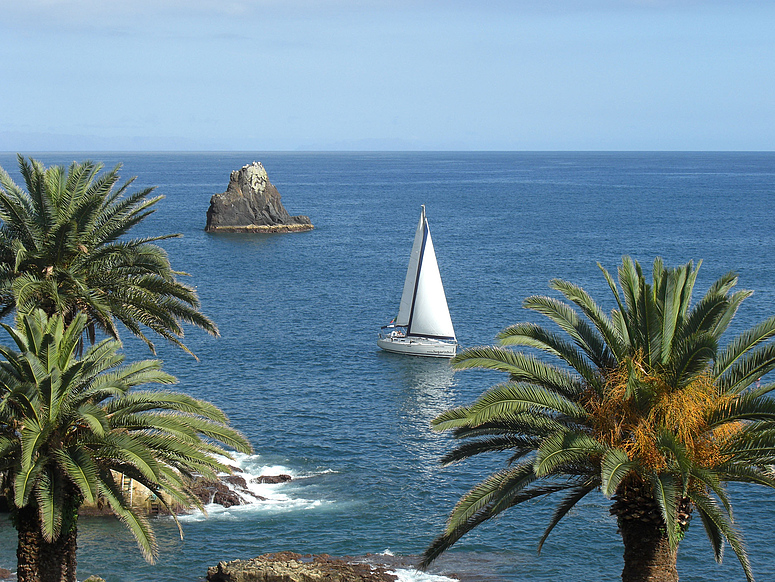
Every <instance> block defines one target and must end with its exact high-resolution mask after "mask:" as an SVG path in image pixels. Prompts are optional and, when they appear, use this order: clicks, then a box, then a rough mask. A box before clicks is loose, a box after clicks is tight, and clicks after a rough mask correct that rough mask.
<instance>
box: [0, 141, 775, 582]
mask: <svg viewBox="0 0 775 582" xmlns="http://www.w3.org/2000/svg"><path fill="white" fill-rule="evenodd" d="M25 153H26V152H25ZM32 155H33V157H35V158H36V159H39V160H41V161H42V162H43V163H44V164H46V165H52V164H68V163H69V162H71V161H73V160H78V161H82V160H85V159H92V160H94V161H101V162H104V163H105V165H106V167H112V166H114V165H115V164H117V163H123V169H122V176H123V177H125V178H128V177H130V176H137V180H136V182H135V186H136V187H138V188H139V187H145V186H156V187H157V190H156V192H157V193H158V194H163V195H164V196H165V197H166V198H165V199H164V200H163V201H161V202H160V203H159V205H158V210H157V212H156V213H155V214H154V215H152V216H151V217H150V218H148V219H147V220H146V221H145V222H144V223H143V224H142V225H140V226H139V227H138V228H137V229H136V230H135V232H134V234H135V235H136V236H150V235H155V234H162V233H170V232H179V233H182V234H183V237H182V238H179V239H174V240H169V241H165V242H164V243H162V244H163V246H164V248H165V249H166V250H167V252H168V253H169V255H170V257H171V261H172V264H173V266H174V267H175V268H176V269H179V270H181V271H185V272H186V273H188V274H189V275H190V276H187V277H184V280H185V281H186V282H187V283H188V284H190V285H193V286H196V288H197V290H198V293H199V297H200V299H201V301H202V309H203V311H204V312H205V313H206V314H207V315H209V316H210V317H211V318H212V319H213V320H215V322H216V323H217V324H218V326H219V328H220V333H221V335H220V337H218V338H213V337H210V336H207V335H206V334H204V333H203V332H200V331H198V330H196V329H190V330H188V331H187V335H186V338H185V342H186V344H187V345H188V346H189V347H190V348H191V349H192V350H193V351H194V352H195V353H196V354H197V356H198V357H199V361H197V360H195V359H194V358H192V357H190V356H188V355H187V354H185V353H184V352H182V351H181V350H179V349H176V348H174V347H171V346H168V345H165V344H163V343H162V340H159V341H158V342H157V343H158V344H159V346H158V347H159V349H158V353H159V357H160V358H161V359H163V361H164V368H165V369H166V370H167V371H169V372H171V373H172V374H174V375H176V376H177V378H178V379H179V384H178V386H177V389H178V390H180V391H184V392H187V393H189V394H192V395H194V396H196V397H199V398H205V399H208V400H210V401H212V402H214V403H215V404H217V405H218V406H219V407H221V408H222V409H224V410H225V411H226V412H227V413H228V415H229V417H230V418H231V421H232V423H233V425H234V426H236V427H237V428H238V429H239V430H241V431H242V432H243V433H244V434H245V435H246V436H247V437H249V439H250V441H251V443H252V444H253V446H254V448H255V454H254V455H248V456H242V455H241V456H240V457H239V458H238V459H237V463H238V464H239V466H240V467H241V468H242V470H243V471H245V473H247V474H248V475H259V474H279V473H287V474H290V475H291V476H293V477H294V478H293V480H292V481H290V482H288V483H283V484H278V485H264V486H262V489H261V491H260V492H257V493H259V494H261V495H262V496H263V497H266V498H267V499H266V501H257V502H255V503H252V504H249V505H245V506H239V507H232V508H229V509H223V508H218V507H210V508H208V509H209V511H208V514H207V516H205V515H201V514H196V515H191V516H186V517H184V518H183V519H182V525H183V531H184V534H185V537H184V539H183V540H181V539H180V538H179V536H178V531H177V527H176V526H175V524H174V522H173V521H172V520H171V518H169V517H163V518H158V519H154V526H155V529H156V532H157V535H158V538H159V544H160V555H159V560H158V562H157V563H156V564H154V565H149V564H146V563H145V562H144V561H143V559H142V557H141V555H140V552H139V551H138V550H137V547H136V545H135V543H134V541H133V540H132V538H131V536H130V535H129V534H128V533H127V532H126V531H125V530H124V528H123V526H121V525H120V524H118V523H117V522H115V521H114V520H112V519H108V518H84V519H82V520H81V521H80V522H79V539H78V545H79V552H78V566H79V568H78V577H79V579H85V578H86V577H88V576H89V575H92V574H97V575H99V576H102V577H103V578H105V580H107V581H108V582H151V581H153V582H187V581H189V582H193V581H197V580H201V579H202V578H203V577H204V575H205V573H206V571H207V568H208V566H213V565H215V564H217V562H218V561H220V560H233V559H237V558H249V557H253V556H257V555H259V554H263V553H267V552H276V551H281V550H293V551H297V552H300V553H327V554H331V555H349V556H364V555H367V554H381V556H380V557H379V558H378V559H382V560H385V561H390V562H391V563H394V564H395V565H396V567H398V568H400V570H399V571H400V573H401V575H402V579H403V580H407V581H409V580H411V581H420V580H446V579H447V578H446V577H447V576H453V575H455V576H457V577H459V578H460V579H462V580H465V581H477V582H494V581H513V582H550V581H551V582H556V581H558V580H574V581H575V582H598V581H599V580H602V579H608V580H615V579H618V578H619V576H620V574H621V569H622V544H621V540H620V538H619V535H618V534H617V531H616V523H615V521H614V519H613V518H612V517H611V516H609V514H608V509H607V508H608V506H609V501H608V500H606V499H605V498H604V497H603V496H602V495H600V494H596V495H591V496H590V497H589V498H588V499H587V500H585V501H584V502H583V503H582V504H581V505H580V506H579V507H578V508H577V509H575V510H574V511H573V512H572V513H571V514H570V515H569V516H567V517H566V518H565V519H564V520H563V521H562V522H561V523H560V525H559V526H558V527H557V528H556V529H555V530H554V532H553V533H552V535H551V536H550V537H549V539H548V541H547V543H546V544H545V546H544V548H543V551H542V553H541V555H540V556H538V555H537V554H536V547H537V543H538V540H539V538H540V536H541V534H542V533H543V529H544V527H545V524H546V523H547V522H548V520H549V517H550V515H551V512H552V509H553V502H552V500H551V499H549V500H548V501H540V502H535V503H531V504H528V505H526V506H524V507H521V508H519V509H517V510H512V511H510V512H508V513H507V514H505V515H503V516H501V517H500V518H498V519H496V520H494V521H493V522H492V523H488V524H484V525H483V526H481V527H480V528H478V530H476V531H474V532H472V533H471V534H469V535H468V536H466V537H464V538H463V539H462V540H460V542H458V544H457V545H456V546H455V547H454V548H453V549H452V550H450V551H449V552H448V554H446V555H445V556H444V557H443V558H442V559H440V560H439V561H438V562H437V563H436V565H435V566H434V567H433V568H432V569H431V570H430V574H432V575H433V576H421V575H419V574H418V573H416V572H413V571H411V569H409V566H410V565H411V564H413V563H415V562H416V560H417V558H418V556H419V554H421V553H422V551H423V550H424V549H425V548H426V547H427V545H428V544H429V543H430V542H431V541H432V540H433V538H434V537H435V536H436V535H437V534H438V533H440V531H441V529H442V527H443V525H444V523H445V520H446V517H447V515H448V513H449V511H450V510H451V509H452V507H453V505H454V504H455V502H456V501H457V499H458V498H459V497H460V496H461V495H462V494H463V493H464V492H465V491H467V490H468V489H469V488H470V487H471V486H473V485H474V484H475V483H477V482H478V481H479V480H481V479H483V478H484V477H485V476H486V475H488V474H489V473H491V472H494V471H495V470H497V469H499V468H500V467H502V464H503V460H504V459H503V458H499V457H488V458H482V459H474V460H471V461H469V462H465V463H461V464H458V465H453V466H451V467H446V468H444V467H441V466H440V465H439V462H438V461H439V458H440V457H441V456H442V455H443V454H444V453H445V452H446V451H448V450H449V449H450V448H451V446H452V441H451V439H450V438H449V437H448V436H447V435H439V434H435V433H433V432H431V430H430V429H429V423H430V421H431V419H432V418H434V417H435V416H436V415H438V414H439V413H441V412H442V411H444V410H446V409H448V408H451V407H454V406H458V405H463V404H467V403H470V402H471V401H473V400H474V399H475V398H476V397H477V396H478V395H479V394H481V393H482V392H483V391H484V390H486V389H487V388H489V387H491V386H494V385H495V384H497V383H499V382H501V381H502V380H503V379H504V378H503V377H502V376H501V375H499V374H497V373H494V372H484V371H461V372H454V373H453V372H452V370H451V369H450V368H449V366H448V362H447V361H445V360H436V359H426V358H412V357H408V356H400V355H395V354H388V353H385V352H382V351H380V350H379V349H378V348H377V345H376V338H377V333H378V331H379V328H380V326H381V325H383V324H385V323H387V322H388V321H390V320H391V319H392V318H393V317H394V316H395V315H396V312H397V309H398V303H399V299H400V295H401V287H402V285H403V281H404V274H405V271H406V264H407V261H408V256H409V250H410V248H411V244H412V237H413V235H414V229H415V226H416V224H417V219H418V216H419V212H420V205H422V204H424V205H425V206H426V209H427V215H428V220H429V223H430V229H431V233H432V235H433V241H434V246H435V248H436V253H437V257H438V263H439V267H440V270H441V275H442V278H443V280H444V285H445V289H446V293H447V300H448V303H449V307H450V312H451V315H452V321H453V323H454V325H455V330H456V332H457V336H458V340H459V342H460V344H461V345H462V346H463V347H470V346H476V345H483V344H491V343H492V342H493V339H494V336H495V335H496V333H498V331H500V330H501V329H502V328H504V327H506V326H508V325H511V324H513V323H517V322H520V321H538V322H541V319H540V317H539V316H537V315H536V314H533V313H532V312H528V311H526V310H524V309H522V307H521V305H522V301H523V300H524V299H525V298H526V297H528V296H530V295H534V294H552V295H554V296H557V295H556V294H555V293H553V292H552V291H551V290H550V289H549V287H548V283H549V281H550V279H552V278H555V277H558V278H562V279H566V280H569V281H572V282H574V283H578V284H580V285H582V286H583V287H584V288H585V289H587V290H588V291H589V292H590V293H591V294H592V295H593V297H595V298H596V299H597V300H598V302H599V303H600V304H601V305H602V306H603V307H605V308H606V309H610V308H612V307H613V305H612V301H611V295H610V290H608V287H607V285H606V283H605V280H604V278H603V276H602V273H601V272H600V270H599V269H598V266H597V264H598V263H600V264H601V265H602V266H604V267H605V268H606V269H608V270H609V271H610V272H612V273H615V271H616V268H617V266H618V265H619V264H620V262H621V258H622V256H624V255H630V256H632V257H633V258H635V259H638V260H639V261H640V262H641V263H642V264H643V265H644V267H645V268H646V270H647V271H649V272H650V267H651V263H652V262H653V260H654V257H656V256H660V257H662V258H663V259H664V260H665V263H666V264H667V265H678V264H683V263H685V262H687V261H689V260H693V261H695V262H697V261H700V260H702V261H703V264H702V268H701V270H700V276H699V278H698V281H697V285H696V290H697V291H696V292H697V294H702V293H704V291H705V290H706V289H707V288H708V286H709V285H710V284H711V283H712V282H713V281H714V280H715V279H716V278H718V277H719V276H721V275H722V274H724V273H726V272H728V271H732V270H734V271H736V272H738V273H739V275H740V281H739V285H738V287H739V288H744V289H753V290H754V291H755V293H754V295H753V296H752V297H751V298H750V299H748V300H747V301H746V302H745V303H744V304H743V306H742V308H741V310H740V311H739V313H738V316H737V318H736V319H735V322H734V325H733V328H732V329H731V330H730V333H729V338H731V337H732V336H733V335H734V333H736V332H739V331H742V330H743V329H747V328H748V327H751V326H752V325H754V324H755V323H757V322H759V321H762V320H764V319H765V318H767V317H769V316H771V315H773V313H774V312H775V261H774V260H773V259H772V254H773V250H775V229H773V218H775V210H774V209H775V204H773V196H774V195H775V153H744V152H741V153H648V152H643V153H640V152H638V153H509V152H503V153H498V152H486V153H485V152H475V153H462V152H449V153H446V152H444V153H418V152H407V153H286V152H283V153H272V152H267V153H234V152H229V153H104V152H100V153H63V154H56V153H44V154H39V155H35V154H32ZM254 160H255V161H260V162H262V163H263V165H264V166H265V168H266V170H267V172H268V174H269V179H270V181H271V182H272V183H273V184H275V186H277V188H278V190H279V191H280V193H281V195H282V201H283V204H284V205H285V207H286V208H287V210H288V211H289V212H290V213H291V214H305V215H308V216H309V217H310V218H311V220H312V223H313V224H314V225H315V229H314V230H312V231H309V232H304V233H293V234H275V235H256V234H252V235H251V234H217V235H215V234H207V233H205V232H204V225H205V220H206V216H205V215H206V211H207V208H208V205H209V200H210V197H211V196H212V194H214V193H218V192H223V191H225V189H226V186H227V183H228V179H229V174H230V172H231V171H232V170H236V169H239V168H240V167H242V166H243V165H245V164H249V163H251V162H253V161H254ZM0 166H2V167H3V168H4V169H5V170H6V171H8V172H9V173H11V175H12V176H13V177H14V179H15V180H16V181H17V182H18V183H21V178H20V177H19V175H18V171H17V164H16V159H15V155H13V154H0ZM543 323H547V324H548V322H543ZM122 339H123V340H124V342H125V350H126V353H127V356H128V358H130V359H140V358H146V357H150V354H149V352H148V350H147V349H146V348H145V346H144V345H143V344H141V343H140V342H138V341H137V340H135V339H133V338H131V337H128V335H127V334H125V335H124V336H123V337H122ZM0 341H1V340H0ZM731 495H732V499H733V503H734V507H735V510H736V512H735V516H736V518H737V520H738V523H739V525H740V527H741V529H742V532H743V535H744V538H745V540H746V543H747V547H748V550H749V552H750V555H751V562H752V564H753V570H754V574H755V575H756V576H757V579H758V580H773V579H775V546H773V544H772V543H771V537H770V536H771V531H772V528H773V526H774V525H775V494H773V493H772V492H768V491H765V490H764V489H762V488H758V487H742V486H740V487H738V486H735V487H732V488H731ZM15 540H16V538H15V531H14V530H13V528H12V527H11V525H10V524H9V523H8V520H7V517H6V516H0V567H4V568H8V569H10V570H15V548H16V541H15ZM727 550H728V551H727V553H726V556H725V559H724V563H723V565H722V566H718V565H717V564H716V563H715V561H714V559H713V554H712V551H711V549H710V545H709V544H708V542H707V539H706V538H705V533H704V530H703V528H702V525H701V523H700V522H699V520H695V522H694V523H693V524H692V526H691V527H690V529H689V532H688V534H687V537H686V539H685V541H684V542H683V543H682V544H681V547H680V551H679V560H678V569H679V573H680V576H681V580H682V581H694V582H700V581H703V582H707V581H714V580H718V581H727V580H744V579H745V577H744V575H743V572H742V569H741V567H740V565H739V563H738V562H737V560H736V558H735V555H734V553H733V552H732V551H731V550H730V549H729V548H728V549H727Z"/></svg>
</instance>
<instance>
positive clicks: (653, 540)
mask: <svg viewBox="0 0 775 582" xmlns="http://www.w3.org/2000/svg"><path fill="white" fill-rule="evenodd" d="M619 530H620V532H621V534H622V541H623V542H624V569H623V570H622V582H678V568H677V567H676V560H677V558H678V550H677V549H676V550H671V549H670V543H669V542H668V540H667V535H666V534H665V533H664V527H660V526H659V524H657V523H654V522H653V521H650V522H647V521H643V520H640V519H623V520H621V521H620V525H619Z"/></svg>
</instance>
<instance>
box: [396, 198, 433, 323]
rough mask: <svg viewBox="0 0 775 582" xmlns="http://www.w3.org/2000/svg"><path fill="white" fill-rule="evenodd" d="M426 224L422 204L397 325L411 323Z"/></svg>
mask: <svg viewBox="0 0 775 582" xmlns="http://www.w3.org/2000/svg"><path fill="white" fill-rule="evenodd" d="M425 224H426V220H425V206H422V212H421V213H420V222H419V223H417V229H416V230H415V233H414V242H413V243H412V252H411V253H410V254H409V265H408V266H407V268H406V278H405V279H404V290H403V291H402V292H401V303H400V305H399V307H398V316H397V317H396V321H395V325H397V326H401V327H407V326H408V325H409V320H410V319H411V314H412V306H413V305H414V292H415V288H416V287H417V276H418V273H419V269H420V255H421V254H422V245H423V233H424V229H425Z"/></svg>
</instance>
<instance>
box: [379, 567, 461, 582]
mask: <svg viewBox="0 0 775 582" xmlns="http://www.w3.org/2000/svg"><path fill="white" fill-rule="evenodd" d="M388 572H389V573H390V574H393V575H394V576H396V577H397V578H398V581H397V582H458V580H456V579H455V578H448V577H447V576H439V575H438V574H428V573H427V572H420V571H419V570H414V569H410V570H406V569H403V568H396V569H395V570H389V571H388Z"/></svg>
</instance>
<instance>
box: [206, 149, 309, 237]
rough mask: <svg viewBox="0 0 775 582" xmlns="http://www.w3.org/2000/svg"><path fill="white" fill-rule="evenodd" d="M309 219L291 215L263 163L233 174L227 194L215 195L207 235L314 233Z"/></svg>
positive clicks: (253, 164) (208, 211) (245, 167)
mask: <svg viewBox="0 0 775 582" xmlns="http://www.w3.org/2000/svg"><path fill="white" fill-rule="evenodd" d="M312 228H313V227H312V223H311V222H310V219H309V217H307V216H291V215H290V214H288V211H287V210H285V208H284V207H283V205H282V202H280V193H279V192H278V191H277V188H275V187H274V185H273V184H272V183H271V182H270V181H269V178H268V177H267V174H266V170H265V169H264V166H262V165H261V163H260V162H253V163H252V164H249V165H247V166H243V167H242V169H240V170H235V171H233V172H232V173H231V178H230V179H229V186H228V188H227V189H226V192H224V193H222V194H214V195H213V197H212V198H211V199H210V208H208V210H207V225H206V226H205V230H206V231H207V232H261V233H263V232H298V231H304V230H311V229H312Z"/></svg>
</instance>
